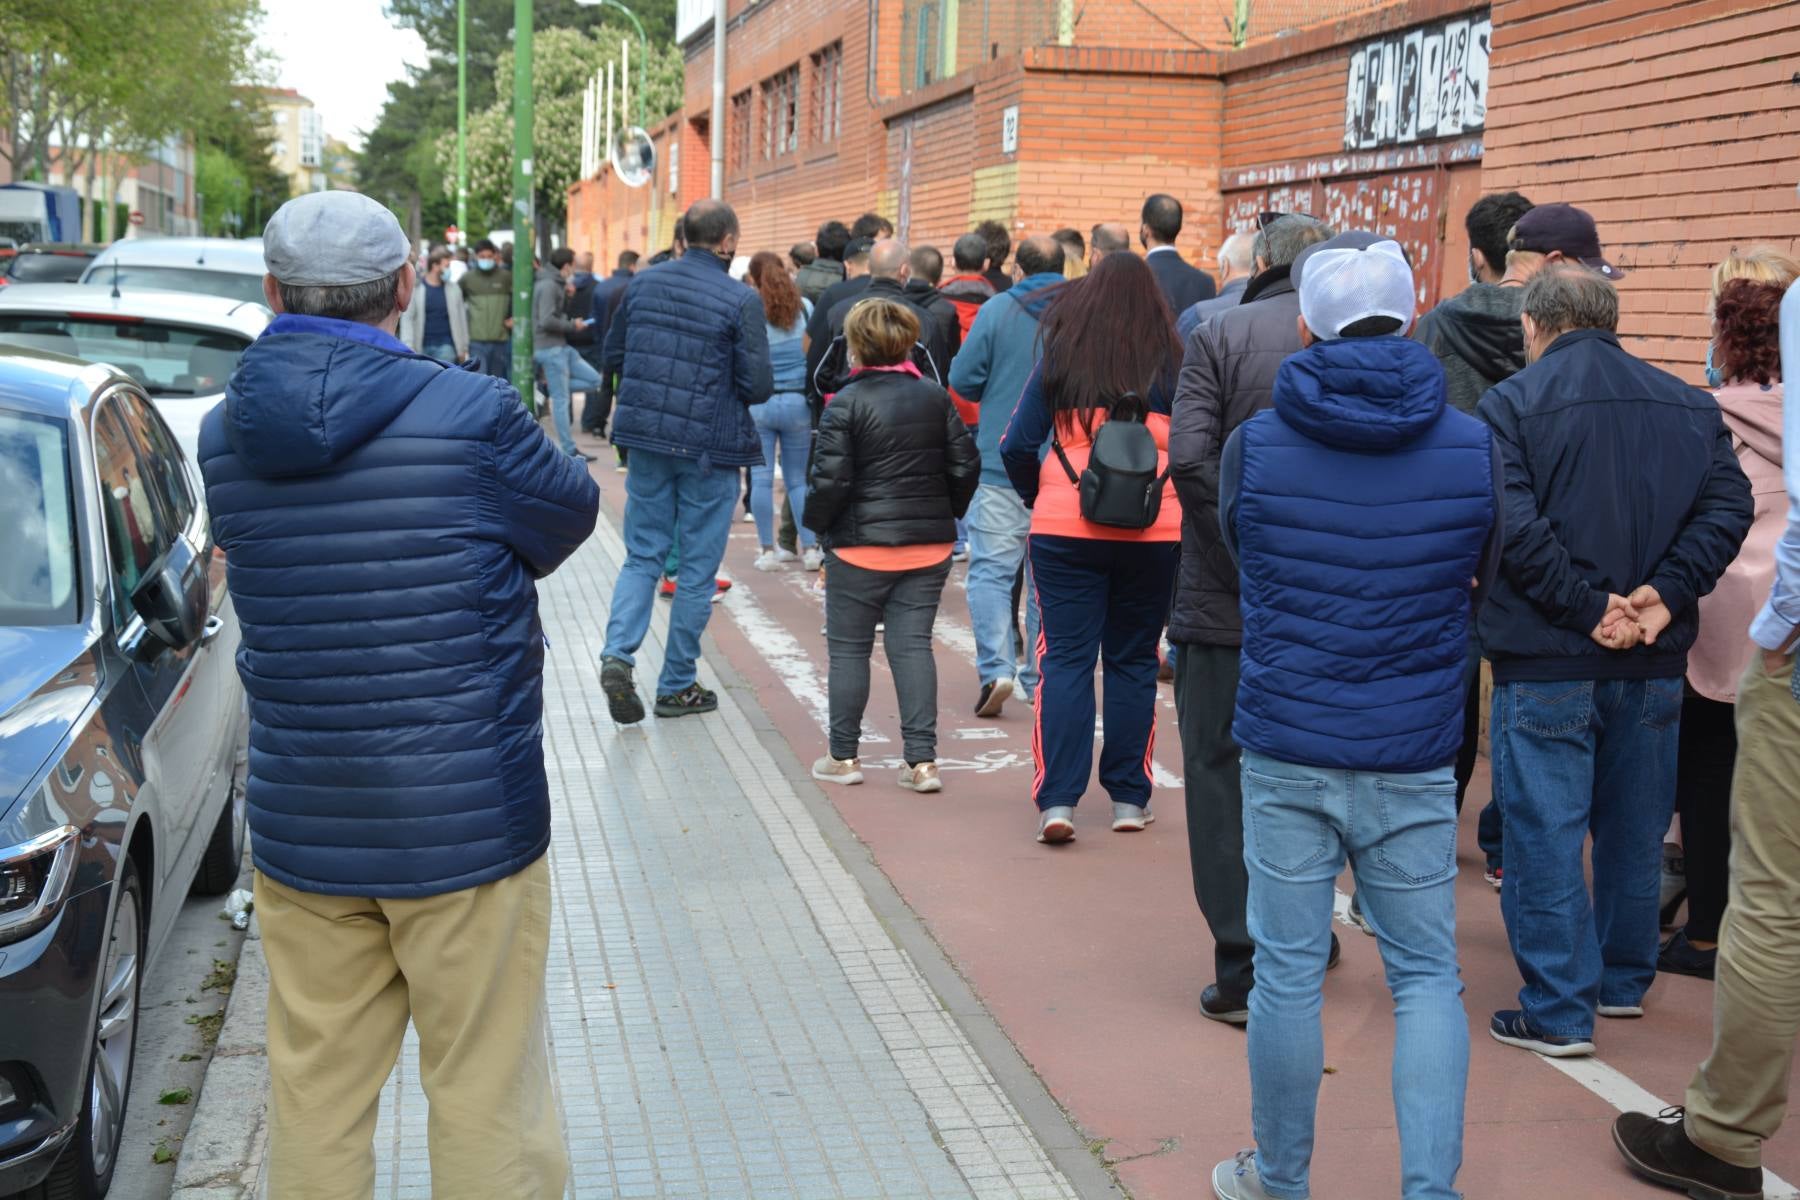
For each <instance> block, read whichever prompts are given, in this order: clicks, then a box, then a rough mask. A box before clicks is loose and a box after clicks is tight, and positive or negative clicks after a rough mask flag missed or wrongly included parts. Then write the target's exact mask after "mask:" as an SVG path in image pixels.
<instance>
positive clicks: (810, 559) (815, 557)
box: [800, 546, 825, 571]
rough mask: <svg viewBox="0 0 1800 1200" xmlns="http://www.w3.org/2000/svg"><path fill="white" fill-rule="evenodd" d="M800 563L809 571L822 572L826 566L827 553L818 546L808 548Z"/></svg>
mask: <svg viewBox="0 0 1800 1200" xmlns="http://www.w3.org/2000/svg"><path fill="white" fill-rule="evenodd" d="M800 562H801V565H802V566H804V567H805V568H806V569H807V570H809V571H817V570H820V569H822V568H823V567H824V566H825V552H824V551H823V550H821V549H819V548H818V547H817V546H808V547H807V548H806V553H805V554H804V555H802V556H801V560H800Z"/></svg>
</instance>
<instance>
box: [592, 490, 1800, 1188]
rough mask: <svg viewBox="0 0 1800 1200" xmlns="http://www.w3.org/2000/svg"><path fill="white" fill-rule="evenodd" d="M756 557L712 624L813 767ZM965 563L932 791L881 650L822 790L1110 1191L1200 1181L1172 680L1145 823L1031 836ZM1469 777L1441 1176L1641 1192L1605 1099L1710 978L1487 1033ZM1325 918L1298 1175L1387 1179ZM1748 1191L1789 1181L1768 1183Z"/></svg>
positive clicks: (1612, 1101)
mask: <svg viewBox="0 0 1800 1200" xmlns="http://www.w3.org/2000/svg"><path fill="white" fill-rule="evenodd" d="M605 474H610V473H609V472H606V473H603V477H602V483H603V486H605V492H606V495H605V503H606V506H607V508H608V510H609V515H610V516H611V518H612V519H613V520H614V521H615V522H619V521H620V514H621V509H622V505H623V500H624V496H623V493H624V488H623V486H622V485H623V482H624V481H623V478H622V477H618V476H613V477H612V480H609V479H606V478H605ZM613 480H617V486H607V485H610V484H612V482H613ZM756 551H757V545H756V538H755V536H754V533H753V530H752V527H751V526H750V525H748V524H744V523H739V524H734V526H733V529H732V537H731V541H730V545H729V548H728V550H727V554H726V563H725V568H724V573H725V574H726V575H728V576H729V577H730V578H731V579H733V580H734V581H735V586H734V588H733V589H732V590H731V592H730V593H728V594H727V595H726V597H725V598H724V601H723V603H721V604H720V605H719V609H720V611H719V612H718V613H716V614H715V619H714V620H713V621H712V622H711V624H710V625H709V632H710V633H711V634H712V636H713V638H714V640H715V641H716V643H717V645H718V646H719V648H720V649H721V650H722V651H723V652H724V654H725V655H726V656H727V658H728V659H729V660H730V662H731V665H732V666H733V668H734V669H735V670H736V671H737V672H738V673H739V674H741V675H742V676H743V677H744V678H745V679H746V680H748V681H749V683H750V684H751V685H752V687H753V688H754V689H755V691H756V693H757V696H758V699H759V700H760V702H761V705H762V707H763V709H764V711H765V712H766V713H767V714H768V716H769V717H770V719H771V720H772V722H773V723H774V725H775V726H776V728H777V729H778V730H779V732H780V733H781V735H782V736H783V738H784V739H785V740H786V742H787V744H788V746H789V747H790V749H791V751H792V753H793V754H794V756H795V758H796V759H797V760H799V761H800V762H802V763H805V764H810V763H811V761H812V760H813V759H814V758H816V757H818V756H819V755H820V754H822V753H824V752H825V737H824V729H823V724H824V706H825V695H826V691H825V679H826V674H827V656H826V653H825V646H824V637H823V634H822V632H821V627H822V624H823V596H822V594H820V593H819V592H818V591H817V590H816V589H815V588H814V586H813V581H814V580H815V579H816V576H814V575H812V574H810V573H805V572H802V571H801V570H799V569H798V566H797V565H795V566H792V567H787V568H783V569H782V570H780V571H776V572H761V571H757V570H755V569H753V568H752V567H751V560H752V558H753V557H754V556H755V554H756ZM963 575H964V568H963V567H962V566H960V565H959V566H957V567H956V568H955V569H954V570H953V572H952V579H951V583H950V585H949V586H948V587H947V588H946V589H945V593H944V602H943V605H942V608H941V609H940V612H939V618H938V624H937V630H936V640H937V659H938V699H939V715H938V739H939V740H938V750H939V757H940V763H941V765H942V766H943V768H944V790H943V792H942V793H940V794H937V795H931V796H917V795H914V794H912V793H909V792H906V791H903V790H901V789H900V787H899V786H898V784H897V782H896V776H897V774H898V769H899V765H900V762H899V757H898V756H899V748H900V747H899V716H898V709H897V705H896V703H895V700H894V694H893V683H892V676H891V675H890V674H889V672H888V670H887V666H886V662H885V660H884V658H883V655H882V652H881V650H880V647H879V646H877V650H876V654H875V658H874V664H873V665H874V670H873V674H872V688H871V696H870V703H869V708H868V713H867V716H866V718H865V745H864V747H863V750H864V756H863V762H864V771H865V775H866V776H867V782H866V783H864V784H863V785H861V786H859V787H850V788H842V787H836V786H833V785H829V784H821V785H819V786H820V787H821V788H823V789H824V790H825V792H826V794H827V795H828V797H829V798H830V800H831V802H832V803H833V805H834V806H835V807H836V809H837V810H838V811H839V812H840V813H841V814H842V816H843V818H844V820H845V821H846V823H847V824H848V825H849V826H850V828H851V829H852V830H853V831H854V832H855V833H856V835H857V836H858V837H859V838H860V839H861V841H862V842H863V843H864V844H865V845H866V847H867V848H868V852H869V853H870V855H871V856H872V857H873V859H874V860H875V862H876V863H877V864H878V865H879V866H880V868H881V869H882V871H883V872H884V873H885V874H886V875H887V877H888V878H889V879H890V880H891V881H892V882H893V884H894V886H895V887H896V889H897V890H898V891H899V893H900V894H901V896H902V897H903V898H904V899H905V900H906V902H907V903H908V904H909V905H910V906H911V907H912V908H913V909H914V911H916V912H917V913H918V914H919V916H920V917H921V918H922V919H923V920H924V922H925V923H926V925H927V927H928V928H929V929H930V931H931V933H932V934H933V936H934V937H935V938H936V939H937V941H938V942H939V944H940V945H941V946H942V947H943V948H944V950H945V952H946V954H947V955H948V957H949V958H950V960H951V961H952V962H954V963H955V964H956V965H957V967H958V969H959V970H960V971H961V972H962V973H963V975H964V976H965V977H966V978H967V979H968V981H969V982H970V984H971V986H972V987H973V989H974V990H975V992H976V994H977V995H979V996H980V997H981V999H982V1001H983V1003H984V1004H985V1005H986V1006H987V1007H988V1009H989V1011H990V1012H992V1014H993V1015H994V1017H995V1018H996V1020H997V1021H998V1022H999V1023H1000V1025H1001V1026H1002V1027H1003V1028H1004V1029H1005V1030H1006V1032H1007V1034H1008V1035H1009V1036H1010V1037H1011V1039H1012V1041H1013V1043H1014V1044H1015V1045H1016V1046H1017V1047H1018V1049H1019V1051H1020V1052H1021V1054H1022V1055H1023V1056H1024V1058H1025V1060H1026V1061H1027V1062H1028V1063H1030V1064H1031V1066H1032V1068H1033V1069H1034V1070H1035V1071H1037V1073H1038V1074H1039V1075H1040V1076H1041V1078H1042V1079H1043V1081H1044V1083H1045V1085H1046V1086H1047V1087H1048V1089H1049V1091H1050V1092H1051V1094H1052V1095H1053V1096H1054V1097H1055V1098H1056V1099H1057V1101H1058V1102H1059V1103H1060V1104H1062V1106H1063V1107H1064V1108H1065V1109H1066V1110H1067V1111H1068V1112H1069V1114H1070V1115H1071V1117H1072V1118H1073V1119H1074V1121H1075V1123H1076V1124H1077V1126H1078V1127H1079V1128H1080V1129H1081V1130H1082V1131H1083V1133H1084V1135H1085V1136H1086V1137H1087V1138H1088V1139H1089V1140H1090V1143H1091V1144H1092V1145H1093V1147H1094V1149H1095V1152H1096V1153H1097V1154H1099V1155H1100V1156H1102V1157H1103V1159H1104V1161H1105V1162H1106V1163H1107V1164H1108V1165H1109V1166H1111V1167H1112V1169H1113V1170H1114V1171H1115V1172H1116V1173H1117V1176H1118V1178H1119V1180H1120V1182H1121V1183H1122V1184H1123V1185H1124V1187H1125V1188H1126V1189H1127V1190H1128V1191H1129V1192H1130V1194H1131V1195H1132V1196H1134V1197H1137V1198H1139V1200H1187V1198H1192V1197H1200V1196H1207V1195H1210V1191H1209V1185H1208V1183H1207V1178H1208V1172H1209V1171H1210V1169H1211V1167H1212V1165H1213V1164H1214V1163H1215V1162H1217V1161H1218V1160H1220V1159H1222V1158H1227V1157H1229V1156H1230V1155H1231V1154H1232V1153H1234V1152H1235V1151H1236V1150H1238V1149H1240V1148H1242V1147H1244V1146H1248V1145H1250V1144H1251V1140H1252V1139H1251V1135H1250V1104H1249V1081H1248V1071H1247V1066H1246V1062H1245V1053H1244V1035H1243V1033H1242V1031H1241V1030H1239V1029H1234V1028H1229V1027H1226V1026H1222V1025H1218V1024H1215V1023H1213V1022H1210V1021H1207V1020H1204V1019H1203V1018H1201V1017H1200V1016H1199V1015H1198V1011H1197V1009H1196V1002H1197V999H1198V996H1199V992H1200V989H1201V988H1202V987H1203V986H1204V985H1205V984H1206V983H1208V982H1210V981H1211V958H1212V954H1211V951H1212V947H1211V941H1210V938H1209V936H1208V933H1207V929H1206V925H1205V922H1204V921H1203V920H1202V919H1201V916H1200V913H1199V910H1198V908H1197V906H1196V904H1195V901H1194V894H1193V884H1192V877H1191V873H1190V870H1189V866H1188V852H1187V832H1186V827H1185V826H1186V822H1185V814H1184V811H1183V800H1182V790H1181V787H1180V783H1179V780H1180V774H1181V753H1180V738H1179V734H1178V731H1177V729H1176V724H1175V709H1174V702H1173V697H1172V694H1171V691H1170V688H1169V687H1168V686H1167V685H1163V686H1162V687H1161V689H1160V695H1159V700H1158V729H1157V743H1156V752H1155V759H1156V765H1157V770H1156V772H1155V774H1156V776H1157V780H1158V786H1157V787H1156V789H1155V796H1154V800H1153V801H1152V811H1153V812H1155V813H1156V816H1157V820H1156V821H1155V823H1154V824H1152V825H1151V826H1150V827H1149V829H1148V830H1146V831H1145V832H1143V833H1137V834H1114V833H1112V832H1110V831H1109V829H1108V818H1109V816H1110V811H1109V809H1108V806H1107V803H1106V797H1105V793H1104V792H1102V791H1101V790H1100V789H1099V787H1098V785H1097V784H1096V785H1095V786H1094V787H1093V789H1092V790H1091V791H1090V793H1089V796H1088V799H1087V801H1086V802H1085V803H1084V804H1083V805H1082V806H1081V807H1080V809H1079V810H1078V811H1077V814H1076V824H1077V829H1078V836H1077V838H1076V840H1075V841H1074V842H1072V843H1070V844H1068V845H1066V846H1063V847H1057V848H1051V847H1045V846H1042V845H1039V844H1037V842H1036V841H1035V839H1034V835H1035V811H1034V809H1033V807H1032V804H1031V801H1030V798H1029V786H1030V779H1031V770H1032V761H1031V713H1030V710H1029V708H1028V707H1026V706H1025V705H1022V704H1020V703H1018V702H1016V701H1012V702H1009V703H1008V705H1007V707H1006V710H1005V711H1004V712H1003V713H1002V715H1001V716H1000V717H999V718H998V719H997V720H993V721H984V720H981V719H980V718H977V717H975V716H974V715H973V705H974V700H975V693H976V688H977V681H976V677H975V671H974V667H973V640H972V635H971V634H970V633H969V627H968V607H967V601H966V594H965V592H964V590H963V587H962V577H963ZM1096 686H1097V687H1098V686H1099V679H1098V676H1096ZM1487 790H1488V788H1487V776H1486V764H1485V761H1484V762H1483V764H1482V767H1481V769H1480V773H1479V774H1478V775H1477V778H1476V780H1475V783H1474V786H1473V787H1472V789H1471V792H1470V797H1469V804H1468V806H1467V808H1466V809H1465V812H1464V816H1463V832H1462V837H1461V844H1460V852H1459V863H1460V866H1461V873H1460V878H1459V882H1458V887H1457V905H1458V944H1459V948H1460V952H1461V957H1462V964H1463V974H1464V979H1465V983H1466V985H1467V994H1466V996H1465V1005H1466V1008H1467V1010H1468V1014H1469V1024H1470V1045H1471V1062H1470V1073H1469V1089H1468V1100H1467V1109H1466V1129H1467V1132H1466V1139H1465V1156H1464V1168H1463V1173H1462V1176H1461V1180H1460V1183H1461V1186H1462V1188H1463V1189H1464V1191H1465V1192H1466V1193H1467V1194H1468V1195H1469V1196H1470V1197H1472V1198H1482V1200H1542V1198H1543V1197H1545V1196H1556V1197H1561V1196H1570V1197H1573V1196H1591V1197H1620V1198H1621V1200H1627V1198H1629V1197H1635V1196H1654V1195H1656V1194H1658V1192H1657V1191H1656V1190H1655V1189H1652V1188H1648V1187H1647V1186H1646V1185H1643V1184H1641V1183H1639V1182H1637V1181H1636V1180H1634V1179H1633V1178H1632V1177H1631V1176H1629V1175H1628V1174H1627V1173H1626V1171H1625V1169H1624V1167H1623V1166H1622V1164H1621V1163H1620V1160H1619V1159H1618V1156H1617V1154H1616V1153H1615V1151H1614V1150H1613V1147H1612V1143H1611V1138H1610V1133H1609V1129H1608V1126H1609V1123H1610V1121H1611V1119H1612V1118H1613V1116H1614V1115H1616V1113H1617V1112H1618V1110H1619V1107H1648V1106H1654V1107H1660V1106H1661V1105H1662V1104H1678V1103H1680V1102H1681V1098H1682V1093H1683V1090H1684V1089H1685V1086H1686V1083H1687V1080H1688V1078H1689V1076H1690V1075H1691V1073H1692V1071H1693V1068H1694V1065H1695V1064H1696V1063H1697V1062H1699V1061H1700V1059H1701V1058H1703V1057H1704V1055H1705V1054H1706V1051H1707V1049H1708V1047H1709V1045H1710V1041H1711V1021H1712V1016H1711V987H1712V985H1711V984H1710V983H1707V982H1705V981H1701V980H1694V979H1684V978H1675V977H1669V976H1662V977H1659V979H1658V981H1657V984H1656V986H1655V987H1654V989H1653V990H1652V991H1651V993H1650V996H1649V999H1648V1001H1647V1004H1646V1008H1647V1010H1648V1012H1647V1016H1646V1017H1645V1018H1644V1019H1643V1020H1640V1021H1603V1022H1601V1027H1600V1029H1599V1030H1598V1031H1597V1034H1596V1041H1597V1043H1598V1046H1599V1054H1598V1056H1597V1058H1596V1059H1593V1060H1574V1061H1572V1062H1565V1063H1560V1064H1559V1063H1552V1062H1551V1061H1550V1060H1546V1059H1542V1058H1539V1057H1538V1056H1536V1055H1532V1054H1530V1053H1528V1052H1525V1051H1520V1050H1516V1049H1512V1048H1509V1047H1504V1046H1501V1045H1499V1044H1498V1043H1496V1042H1494V1041H1493V1040H1492V1039H1491V1038H1489V1037H1488V1036H1487V1032H1486V1028H1487V1020H1488V1016H1489V1014H1490V1013H1491V1012H1492V1011H1493V1010H1494V1009H1496V1008H1502V1007H1510V1006H1512V1005H1513V1003H1514V998H1515V995H1516V991H1517V988H1518V977H1517V974H1516V971H1515V969H1514V966H1513V962H1512V957H1511V954H1510V952H1509V950H1508V948H1507V944H1506V934H1505V930H1504V928H1503V926H1502V923H1501V919H1500V911H1499V899H1498V896H1497V895H1496V894H1495V892H1494V891H1493V889H1492V888H1491V887H1489V886H1488V885H1487V884H1486V882H1485V881H1484V880H1483V879H1482V872H1481V864H1480V857H1479V853H1478V852H1477V851H1476V849H1475V819H1476V815H1477V813H1478V812H1479V810H1480V806H1481V804H1482V803H1485V801H1486V797H1487ZM1340 887H1341V888H1342V889H1344V890H1348V887H1349V885H1348V881H1347V880H1346V881H1345V882H1344V883H1342V884H1341V885H1340ZM1340 908H1341V905H1340ZM1338 933H1339V936H1340V938H1341V940H1342V942H1343V946H1344V955H1343V962H1342V965H1341V966H1340V967H1339V968H1338V969H1337V970H1335V971H1333V972H1332V973H1331V975H1330V976H1329V977H1328V981H1327V984H1326V990H1325V1005H1324V1032H1325V1046H1326V1062H1327V1068H1326V1071H1327V1074H1326V1076H1325V1079H1324V1080H1323V1082H1322V1086H1321V1089H1320V1095H1319V1115H1318V1134H1317V1144H1316V1150H1315V1157H1314V1162H1313V1189H1314V1192H1315V1194H1316V1195H1319V1196H1323V1197H1327V1198H1331V1197H1339V1198H1346V1197H1347V1198H1350V1200H1365V1198H1367V1200H1374V1198H1376V1197H1383V1196H1394V1195H1397V1194H1399V1190H1400V1187H1399V1146H1398V1140H1397V1137H1396V1134H1395V1128H1394V1115H1393V1104H1392V1093H1391V1085H1390V1060H1391V1053H1392V1047H1393V1019H1392V1002H1391V999H1390V997H1389V995H1388V992H1387V989H1386V985H1385V982H1384V979H1383V974H1382V969H1381V963H1380V958H1379V955H1378V953H1377V950H1376V945H1375V942H1374V940H1373V939H1372V938H1368V937H1365V936H1364V935H1362V934H1361V932H1360V931H1358V930H1357V929H1356V928H1355V927H1353V926H1350V925H1347V924H1345V925H1340V926H1339V927H1338ZM1796 1074H1797V1075H1800V1071H1797V1072H1796ZM1795 1091H1796V1094H1800V1087H1796V1089H1795ZM1766 1165H1767V1166H1768V1168H1769V1169H1770V1170H1772V1171H1774V1172H1776V1173H1778V1175H1780V1176H1782V1177H1785V1178H1786V1179H1789V1180H1792V1179H1800V1135H1796V1134H1794V1133H1792V1132H1791V1131H1790V1132H1788V1133H1786V1134H1784V1135H1783V1136H1782V1137H1780V1138H1778V1139H1777V1140H1776V1142H1774V1143H1772V1144H1771V1145H1770V1146H1769V1147H1768V1151H1767V1159H1766ZM1768 1195H1769V1196H1770V1197H1772V1198H1774V1197H1792V1196H1794V1195H1796V1193H1795V1192H1794V1191H1793V1190H1792V1189H1791V1188H1789V1187H1787V1186H1786V1185H1785V1184H1783V1185H1780V1186H1777V1185H1775V1184H1771V1185H1770V1187H1769V1190H1768Z"/></svg>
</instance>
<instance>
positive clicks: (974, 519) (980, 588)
mask: <svg viewBox="0 0 1800 1200" xmlns="http://www.w3.org/2000/svg"><path fill="white" fill-rule="evenodd" d="M965 521H966V523H967V524H968V527H969V578H968V588H969V624H970V625H972V626H974V629H975V670H976V673H977V674H979V675H980V677H981V682H982V683H993V682H994V681H995V680H998V679H1011V678H1012V677H1013V676H1014V675H1015V674H1016V675H1017V676H1018V677H1019V684H1020V686H1022V687H1023V688H1024V689H1025V690H1026V691H1027V692H1035V691H1036V690H1037V681H1038V669H1037V643H1038V606H1037V597H1036V596H1035V595H1034V594H1033V591H1034V589H1033V588H1032V587H1031V579H1030V576H1029V574H1028V575H1027V576H1026V586H1025V665H1024V666H1023V667H1020V666H1018V664H1017V660H1015V659H1014V658H1013V603H1012V587H1013V578H1014V577H1015V576H1017V575H1018V573H1019V566H1020V564H1022V563H1024V562H1025V538H1026V535H1027V534H1029V533H1030V532H1031V511H1030V510H1029V509H1027V508H1026V507H1025V505H1024V502H1023V501H1021V500H1020V499H1019V494H1018V493H1017V492H1015V491H1013V490H1012V489H1011V488H1009V487H996V486H994V485H993V484H988V483H984V484H982V485H981V486H980V487H979V488H977V489H975V498H974V499H973V500H971V501H970V502H969V513H968V516H967V517H966V518H965Z"/></svg>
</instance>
